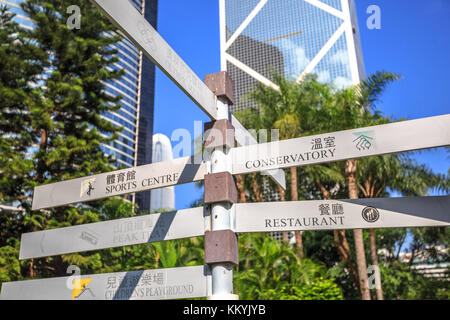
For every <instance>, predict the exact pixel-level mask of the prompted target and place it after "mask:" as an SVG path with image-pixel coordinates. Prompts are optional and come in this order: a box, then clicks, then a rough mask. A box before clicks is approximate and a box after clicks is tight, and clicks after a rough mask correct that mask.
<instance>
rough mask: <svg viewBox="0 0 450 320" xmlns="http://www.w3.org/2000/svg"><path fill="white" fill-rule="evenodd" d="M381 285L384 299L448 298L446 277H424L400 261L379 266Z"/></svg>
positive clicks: (448, 286) (449, 285)
mask: <svg viewBox="0 0 450 320" xmlns="http://www.w3.org/2000/svg"><path fill="white" fill-rule="evenodd" d="M380 272H381V280H382V287H383V293H384V296H385V299H388V300H411V299H414V300H417V299H442V300H448V299H449V298H450V282H449V281H448V279H433V278H426V277H424V276H423V275H421V274H419V273H417V272H415V271H414V270H412V269H411V266H410V265H408V264H406V263H402V262H398V261H395V262H392V263H390V264H387V265H381V266H380Z"/></svg>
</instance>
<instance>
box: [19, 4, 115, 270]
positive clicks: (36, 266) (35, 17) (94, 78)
mask: <svg viewBox="0 0 450 320" xmlns="http://www.w3.org/2000/svg"><path fill="white" fill-rule="evenodd" d="M72 5H77V6H78V7H79V8H80V12H81V28H80V29H73V30H71V29H70V28H69V27H68V24H67V20H68V18H69V14H68V13H67V8H68V7H69V6H72ZM21 6H22V9H23V11H24V12H25V14H26V15H28V17H29V18H30V19H31V20H32V21H33V23H34V28H33V29H30V30H24V31H23V32H22V33H21V39H24V41H29V42H30V43H33V44H35V47H36V49H35V51H36V52H34V56H33V59H32V60H33V61H34V62H35V63H36V64H37V66H38V67H39V68H41V70H43V72H41V74H40V78H39V79H38V81H36V82H35V85H34V87H33V92H34V93H35V94H34V95H28V100H27V105H26V115H27V116H28V117H29V119H30V121H29V123H27V124H26V127H27V132H29V135H30V136H31V139H32V141H33V142H35V143H36V148H35V149H34V150H33V152H32V153H31V155H30V159H31V163H32V164H33V165H32V166H31V167H27V170H26V172H24V176H25V177H26V179H24V180H25V181H28V182H25V183H24V184H22V188H21V189H20V190H17V192H16V194H15V195H13V194H11V196H12V197H16V199H18V200H20V203H21V206H22V207H23V208H24V209H25V210H26V213H25V219H24V226H25V227H26V229H27V231H34V230H40V229H45V228H49V227H61V226H67V225H71V224H79V223H86V222H93V221H98V219H99V218H98V215H97V213H96V211H95V210H92V209H89V208H87V207H70V208H68V207H61V208H56V209H51V210H41V211H39V212H33V213H32V212H30V207H31V201H30V200H31V191H32V188H33V187H34V186H36V185H40V184H46V183H50V182H55V181H60V180H63V179H70V178H75V177H80V176H87V175H90V174H94V173H99V172H105V171H109V170H111V169H112V166H111V163H112V162H111V161H112V159H111V158H109V157H106V156H105V155H104V153H103V152H102V150H101V148H100V145H101V144H102V143H103V144H107V143H110V142H111V141H113V140H114V139H116V138H117V134H116V132H117V131H118V130H120V129H121V128H118V127H115V126H114V125H113V124H111V123H110V122H109V121H107V120H105V119H104V118H102V117H101V115H102V114H104V113H105V112H108V111H115V110H118V108H119V107H120V105H119V104H118V101H119V99H120V97H112V96H110V95H108V94H107V93H106V92H105V90H104V88H105V82H108V81H111V80H113V79H117V78H118V77H120V76H121V75H122V72H120V71H114V70H113V69H108V66H111V64H112V63H114V62H116V61H117V57H116V56H115V54H116V53H117V52H116V51H115V50H113V49H112V48H111V45H112V44H113V43H115V42H117V41H118V40H119V39H120V37H119V36H116V35H114V34H113V33H112V32H113V31H114V30H115V29H116V28H115V27H114V26H113V25H111V24H110V23H109V22H108V21H107V19H106V18H105V17H104V16H103V15H102V14H101V13H100V12H99V10H98V9H96V8H95V7H94V6H93V5H91V4H90V2H89V1H82V0H74V1H72V0H70V1H68V0H67V1H65V0H63V1H61V0H46V1H43V0H27V1H26V2H24V3H22V4H21ZM90 205H91V206H96V207H98V206H99V205H100V202H97V204H96V203H91V204H90ZM88 257H90V258H88ZM98 261H99V255H98V254H92V255H91V256H89V255H83V254H73V255H65V256H62V257H55V258H49V259H38V261H35V260H34V259H31V260H30V261H29V264H28V272H27V274H28V275H29V276H36V275H38V274H39V273H42V272H52V274H54V273H57V274H58V273H65V266H66V265H67V263H74V264H80V263H84V264H85V265H86V266H87V267H89V268H91V267H93V266H95V265H98V263H99V262H98Z"/></svg>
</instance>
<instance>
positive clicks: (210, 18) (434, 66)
mask: <svg viewBox="0 0 450 320" xmlns="http://www.w3.org/2000/svg"><path fill="white" fill-rule="evenodd" d="M374 4H375V5H378V6H379V7H380V9H381V29H380V30H370V29H368V28H367V27H366V20H367V19H368V18H369V16H370V15H369V14H367V13H366V9H367V8H368V7H369V6H370V5H374ZM356 7H357V14H358V19H359V28H360V34H361V42H362V48H363V56H364V63H365V68H366V72H367V74H370V73H373V72H375V71H377V70H386V71H391V72H395V73H399V74H401V75H402V79H401V80H400V81H398V82H396V83H394V84H392V85H391V86H390V87H389V88H388V89H387V91H386V93H385V94H384V95H383V97H382V101H381V102H380V103H379V105H378V108H379V110H381V111H382V112H384V114H386V115H392V116H394V117H396V118H399V117H403V118H407V119H417V118H422V117H429V116H437V115H442V114H447V113H450V103H449V102H448V99H446V96H447V94H448V90H449V85H448V75H449V74H450V62H449V61H450V59H449V53H450V20H449V19H448V13H449V12H450V1H448V0H430V1H421V0H395V1H393V0H356ZM158 32H159V33H160V34H161V35H162V36H163V37H164V39H165V40H166V41H167V42H168V43H169V45H170V46H172V48H173V49H174V50H175V51H176V52H177V53H178V54H179V55H180V57H181V58H182V59H183V60H184V61H185V62H186V63H187V64H188V65H189V66H190V67H191V69H192V70H193V71H194V72H195V73H196V74H197V75H198V76H199V77H200V78H201V79H203V77H204V75H206V74H209V73H214V72H218V71H220V50H219V1H218V0H196V1H185V0H183V1H182V0H171V1H159V14H158ZM194 121H203V122H205V121H209V119H208V117H206V115H205V114H204V113H203V112H202V111H201V110H200V109H199V108H198V107H197V106H196V105H195V104H193V103H192V102H191V101H190V100H189V98H187V97H186V96H185V95H184V93H183V92H181V90H179V89H178V88H177V87H176V86H175V85H174V84H173V83H172V82H171V81H170V80H169V79H168V78H167V77H166V76H165V75H164V74H163V73H162V72H161V71H160V70H157V76H156V97H155V118H154V132H155V133H163V134H165V135H167V136H168V137H169V138H171V135H172V132H173V131H174V130H176V129H179V128H184V129H187V130H189V131H190V132H191V134H193V131H194ZM176 144H177V142H176V141H172V145H173V146H174V145H176ZM417 158H418V159H419V160H420V161H421V162H423V163H426V164H428V165H429V167H431V168H432V169H433V171H435V172H437V173H438V172H439V173H446V172H447V170H448V167H449V163H450V158H449V155H448V154H446V153H445V151H444V150H443V149H442V148H440V149H434V150H430V151H424V152H421V153H420V154H419V155H418V156H417ZM175 192H176V204H175V206H176V209H183V208H186V207H189V205H190V203H191V202H192V201H193V200H195V199H197V198H199V197H201V195H202V191H201V190H200V189H197V188H196V187H195V186H194V185H193V184H187V185H182V186H176V187H175Z"/></svg>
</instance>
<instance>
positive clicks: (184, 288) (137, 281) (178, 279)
mask: <svg viewBox="0 0 450 320" xmlns="http://www.w3.org/2000/svg"><path fill="white" fill-rule="evenodd" d="M210 294H211V274H210V271H209V269H208V268H207V267H206V266H195V267H182V268H167V269H154V270H143V271H129V272H117V273H104V274H93V275H83V276H78V277H77V276H71V277H59V278H49V279H40V280H27V281H16V282H4V283H3V284H2V291H1V295H0V299H1V300H164V299H187V298H200V297H207V296H209V295H210Z"/></svg>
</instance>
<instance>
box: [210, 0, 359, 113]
mask: <svg viewBox="0 0 450 320" xmlns="http://www.w3.org/2000/svg"><path fill="white" fill-rule="evenodd" d="M219 1H220V28H221V68H222V70H226V71H228V73H229V74H230V77H231V78H232V79H233V81H234V88H235V89H234V90H235V105H234V106H233V107H232V111H235V110H241V109H245V108H248V107H252V106H255V105H254V103H253V102H252V101H250V100H249V99H247V97H246V94H247V93H248V92H249V91H251V90H253V88H254V85H255V84H256V83H257V82H261V83H263V84H265V85H267V86H271V87H273V88H277V86H276V85H275V84H274V83H273V82H272V80H273V77H272V75H273V72H277V73H279V74H281V75H283V76H285V77H287V78H290V79H293V80H296V81H298V82H301V81H302V79H303V77H304V76H305V75H306V74H310V73H314V74H317V76H318V80H319V81H321V82H331V83H333V84H334V85H335V86H336V87H338V88H342V87H346V86H349V85H352V84H356V83H359V82H360V81H361V79H363V78H364V77H365V71H364V65H363V59H362V52H361V44H360V39H359V31H358V23H357V19H356V11H355V4H354V0H246V1H241V0H219Z"/></svg>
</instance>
